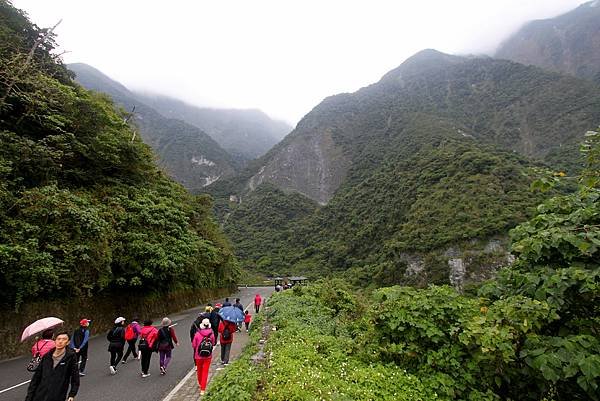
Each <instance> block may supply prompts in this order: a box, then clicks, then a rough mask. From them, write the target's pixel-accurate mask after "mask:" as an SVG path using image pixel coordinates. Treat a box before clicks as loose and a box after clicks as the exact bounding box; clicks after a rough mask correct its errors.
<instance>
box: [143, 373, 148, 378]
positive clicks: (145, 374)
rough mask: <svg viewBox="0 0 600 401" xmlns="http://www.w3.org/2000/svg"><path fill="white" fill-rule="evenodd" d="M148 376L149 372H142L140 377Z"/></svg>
mask: <svg viewBox="0 0 600 401" xmlns="http://www.w3.org/2000/svg"><path fill="white" fill-rule="evenodd" d="M148 376H150V373H142V377H148Z"/></svg>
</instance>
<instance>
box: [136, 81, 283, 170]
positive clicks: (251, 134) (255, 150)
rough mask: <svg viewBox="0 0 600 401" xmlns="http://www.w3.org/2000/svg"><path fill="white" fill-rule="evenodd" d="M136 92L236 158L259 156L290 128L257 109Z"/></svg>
mask: <svg viewBox="0 0 600 401" xmlns="http://www.w3.org/2000/svg"><path fill="white" fill-rule="evenodd" d="M136 96H137V97H138V98H139V99H140V100H142V101H143V102H144V103H146V104H148V105H149V106H151V107H152V108H154V109H155V110H157V111H158V112H159V113H161V114H162V115H163V116H165V117H167V118H175V119H177V120H181V121H185V122H187V123H188V124H192V125H195V126H196V127H198V128H200V129H201V130H203V131H204V132H206V133H207V134H208V135H210V136H211V137H212V138H213V139H214V140H215V141H217V142H218V143H219V145H221V147H223V149H225V150H226V151H227V152H229V154H231V155H232V156H233V157H234V158H235V159H236V160H237V161H238V162H245V161H247V160H251V159H256V158H257V157H259V156H262V155H263V154H265V153H266V152H267V151H268V150H269V149H271V148H272V147H273V146H274V145H275V144H276V143H277V142H279V141H281V139H282V138H283V137H284V136H285V135H287V134H288V133H289V132H290V131H291V130H292V127H290V126H289V125H288V124H286V123H284V122H283V121H276V120H273V119H271V118H270V117H269V116H267V115H266V114H265V113H263V112H262V111H260V110H237V109H214V108H204V107H197V106H193V105H190V104H187V103H184V102H182V101H180V100H177V99H173V98H170V97H167V96H160V95H151V94H143V93H139V92H137V93H136Z"/></svg>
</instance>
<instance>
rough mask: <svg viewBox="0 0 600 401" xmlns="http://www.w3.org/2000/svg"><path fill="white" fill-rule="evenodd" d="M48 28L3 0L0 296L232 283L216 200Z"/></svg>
mask: <svg viewBox="0 0 600 401" xmlns="http://www.w3.org/2000/svg"><path fill="white" fill-rule="evenodd" d="M45 32H46V30H43V29H39V28H38V27H36V26H35V25H32V24H31V23H30V22H29V21H28V20H27V18H26V17H25V16H24V15H23V14H22V13H21V12H20V11H18V10H16V9H15V8H13V7H12V5H11V4H10V3H8V2H7V1H4V0H3V1H0V73H1V74H0V303H1V304H4V305H9V306H11V307H18V306H19V305H20V304H22V303H23V302H27V301H30V300H32V299H34V298H35V299H49V298H53V297H63V296H68V297H90V296H93V295H95V294H99V293H106V292H109V293H110V292H111V291H122V290H127V291H134V292H135V291H137V292H149V291H167V290H173V289H193V288H201V287H202V288H206V287H208V288H218V287H227V286H230V285H232V284H233V283H234V281H235V275H236V274H237V268H236V265H235V259H234V257H233V255H232V252H231V251H230V248H229V245H228V243H227V241H226V239H225V238H224V236H223V235H222V234H221V232H220V230H219V229H218V227H217V225H216V224H215V223H214V222H213V221H212V217H211V209H212V204H211V201H210V200H209V198H208V197H206V196H199V197H193V196H191V195H189V194H188V193H187V192H186V191H185V190H184V189H183V187H181V186H180V185H178V184H175V183H174V182H173V181H171V180H170V179H168V178H167V177H166V176H165V175H164V174H163V173H162V172H161V171H160V170H158V169H157V167H156V165H155V164H154V162H153V155H152V153H151V151H150V150H149V148H148V147H147V146H146V145H144V144H143V143H142V142H141V141H140V139H139V136H137V137H136V136H135V135H134V132H133V130H132V128H131V127H130V126H129V125H127V123H126V122H125V118H124V117H125V116H124V115H122V113H120V112H118V111H116V109H115V107H114V105H113V104H112V103H111V102H110V101H109V100H108V99H107V97H106V96H103V95H98V94H94V93H90V92H88V91H86V90H84V89H83V88H82V87H80V86H79V85H77V84H75V83H73V82H72V80H71V77H70V75H69V72H68V71H67V70H66V69H65V68H64V66H62V64H61V63H60V62H59V61H57V60H55V58H54V56H53V55H52V53H51V51H52V49H53V47H54V42H53V39H52V36H51V35H50V36H48V37H47V38H46V39H45V40H43V41H42V42H41V44H40V45H39V46H38V47H37V48H36V49H35V52H33V53H32V54H33V57H32V58H31V59H29V58H28V54H29V53H30V50H31V49H32V48H33V47H34V43H35V42H36V40H38V39H39V38H41V37H42V36H43V35H44V34H45Z"/></svg>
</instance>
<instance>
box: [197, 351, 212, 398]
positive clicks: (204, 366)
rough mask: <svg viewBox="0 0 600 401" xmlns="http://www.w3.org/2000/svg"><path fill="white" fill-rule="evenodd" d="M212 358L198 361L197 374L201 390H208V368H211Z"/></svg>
mask: <svg viewBox="0 0 600 401" xmlns="http://www.w3.org/2000/svg"><path fill="white" fill-rule="evenodd" d="M211 359H212V357H210V358H206V359H196V374H197V375H198V384H199V385H200V390H202V391H204V390H206V382H207V381H208V368H210V360H211Z"/></svg>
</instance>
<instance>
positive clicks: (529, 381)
mask: <svg viewBox="0 0 600 401" xmlns="http://www.w3.org/2000/svg"><path fill="white" fill-rule="evenodd" d="M583 151H584V154H585V156H586V161H587V163H586V169H585V170H584V171H583V172H582V174H581V175H580V176H579V177H578V180H577V183H578V189H577V191H576V192H574V193H572V194H569V195H560V196H555V197H552V198H551V199H549V200H547V201H545V202H543V203H542V204H540V205H539V206H538V207H537V211H536V214H535V216H533V217H532V218H531V219H529V220H528V221H526V222H524V223H522V224H520V225H518V226H517V227H516V228H514V229H513V230H511V232H510V235H511V240H512V251H513V252H514V253H515V254H516V256H517V259H516V262H515V263H514V264H513V265H512V266H511V267H508V268H505V269H503V270H502V271H501V272H500V274H499V275H498V277H497V279H494V280H492V281H490V282H488V283H485V284H484V285H482V286H481V287H480V288H479V289H478V292H477V294H476V295H473V296H468V295H461V294H459V293H458V292H456V290H454V289H453V288H450V287H446V286H431V287H429V288H427V289H416V288H410V287H398V286H396V287H389V288H381V289H377V290H375V291H373V292H372V293H366V292H364V290H363V291H362V292H357V291H353V290H351V289H350V288H349V286H348V284H347V283H346V282H343V281H341V280H327V281H323V282H321V283H319V284H316V285H312V286H309V287H295V288H294V289H293V290H289V291H284V292H283V293H281V294H276V295H275V296H274V297H273V298H272V300H271V301H270V302H269V311H268V317H269V323H270V324H273V325H275V326H276V327H277V331H276V332H274V333H273V334H271V336H270V338H269V340H268V342H267V349H266V351H267V355H269V358H268V360H267V361H265V363H264V364H263V365H262V367H261V368H260V369H258V370H255V371H253V375H254V378H253V380H252V383H248V386H247V387H246V388H245V389H244V390H243V391H244V392H245V394H247V395H248V398H246V399H255V400H283V399H288V400H305V399H306V400H312V399H326V400H346V399H348V400H351V399H423V400H434V399H442V400H443V399H447V400H499V399H504V400H515V399H518V400H531V401H534V400H556V401H558V400H599V399H600V397H599V394H600V392H599V390H600V131H597V132H589V133H588V134H587V135H586V142H585V143H584V145H583ZM559 176H561V175H559ZM565 179H566V178H565ZM557 180H559V178H557V177H556V176H554V177H551V178H549V179H548V178H545V179H543V180H541V182H542V184H543V183H548V182H556V181H557ZM541 186H543V185H541ZM534 187H540V184H537V183H536V185H534ZM237 374H239V373H237ZM257 375H258V377H256V376H257ZM234 379H235V377H229V379H228V380H234ZM219 388H220V387H219V385H218V384H213V387H211V391H213V389H214V391H215V393H214V394H211V396H212V397H218V396H219V395H220V393H219V392H218V389H219ZM214 399H217V398H214ZM223 399H231V398H227V397H224V398H223Z"/></svg>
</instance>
